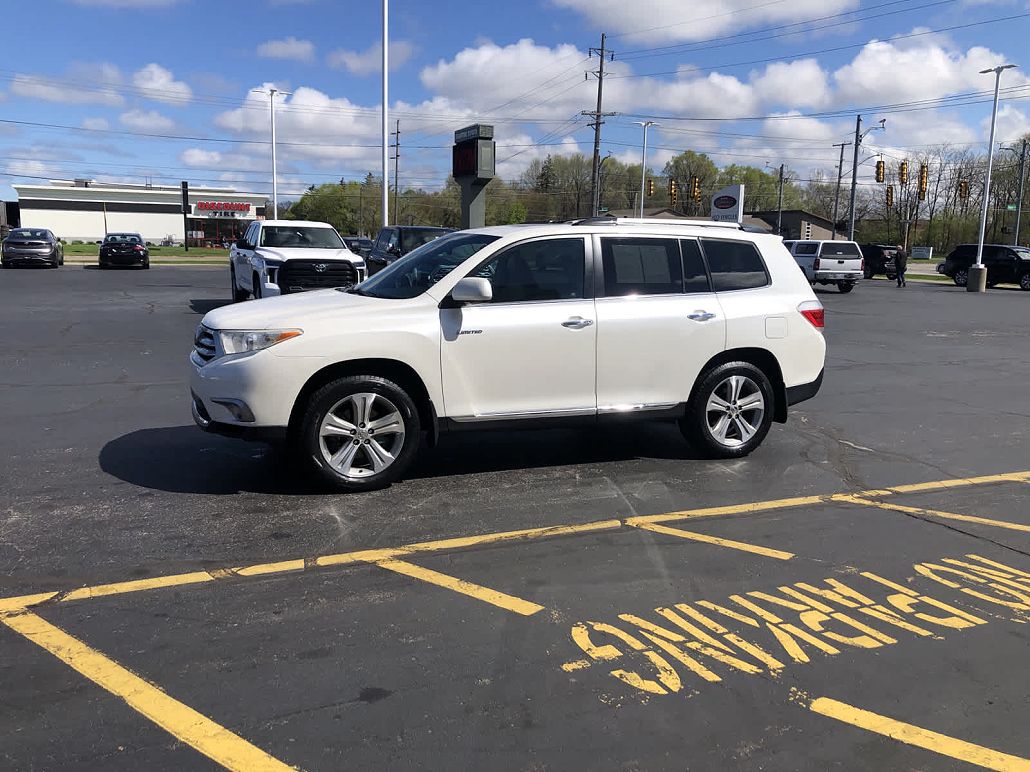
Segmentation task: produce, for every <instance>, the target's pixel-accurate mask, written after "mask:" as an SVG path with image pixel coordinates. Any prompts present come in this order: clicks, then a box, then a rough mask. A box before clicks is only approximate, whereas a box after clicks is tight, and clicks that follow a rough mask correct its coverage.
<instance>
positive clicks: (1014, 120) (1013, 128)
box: [981, 105, 1030, 144]
mask: <svg viewBox="0 0 1030 772" xmlns="http://www.w3.org/2000/svg"><path fill="white" fill-rule="evenodd" d="M981 129H982V131H983V136H984V137H989V136H990V130H991V128H990V118H989V117H985V118H984V120H983V123H982V126H981ZM1026 134H1030V116H1028V115H1027V114H1026V113H1025V112H1024V111H1022V110H1019V109H1017V108H1016V107H1014V106H1013V105H1002V106H1001V107H1000V108H998V127H997V132H996V134H995V140H996V141H997V142H1000V143H1003V144H1008V143H1013V142H1016V141H1017V140H1020V139H1022V138H1023V137H1024V136H1025V135H1026Z"/></svg>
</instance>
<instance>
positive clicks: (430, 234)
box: [401, 230, 447, 253]
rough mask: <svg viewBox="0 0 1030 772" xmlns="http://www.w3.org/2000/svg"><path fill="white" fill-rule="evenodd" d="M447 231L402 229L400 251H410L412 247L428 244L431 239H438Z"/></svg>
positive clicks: (416, 247)
mask: <svg viewBox="0 0 1030 772" xmlns="http://www.w3.org/2000/svg"><path fill="white" fill-rule="evenodd" d="M446 232H447V231H437V230H424V231H418V230H416V231H410V230H407V231H402V232H401V251H402V252H405V253H407V252H410V251H411V250H413V249H418V248H419V247H420V246H422V245H423V244H428V243H429V242H430V241H432V240H433V239H438V238H440V237H441V236H443V235H444V234H445V233H446Z"/></svg>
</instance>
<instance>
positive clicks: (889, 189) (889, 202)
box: [887, 185, 894, 209]
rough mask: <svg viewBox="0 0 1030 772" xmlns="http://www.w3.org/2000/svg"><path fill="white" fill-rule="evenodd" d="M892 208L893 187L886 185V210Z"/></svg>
mask: <svg viewBox="0 0 1030 772" xmlns="http://www.w3.org/2000/svg"><path fill="white" fill-rule="evenodd" d="M892 206H894V186H893V185H888V186H887V208H888V209H890V208H891V207H892Z"/></svg>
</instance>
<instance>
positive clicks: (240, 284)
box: [229, 220, 365, 303]
mask: <svg viewBox="0 0 1030 772" xmlns="http://www.w3.org/2000/svg"><path fill="white" fill-rule="evenodd" d="M364 278H365V260H364V258H362V257H361V256H360V255H356V254H354V253H353V252H351V251H350V250H349V249H347V245H346V244H344V243H343V239H342V238H340V234H339V233H337V232H336V229H335V228H334V227H333V226H332V225H330V224H329V223H325V222H305V221H302V220H257V221H256V222H252V223H251V224H250V227H249V228H247V231H246V233H244V234H243V236H242V238H239V239H237V240H236V243H235V244H233V245H232V248H231V249H230V250H229V281H230V286H231V287H232V299H233V302H234V303H238V302H240V301H241V300H246V299H247V298H248V297H252V298H254V299H255V300H257V299H260V298H267V297H274V296H275V295H287V294H289V293H291V292H306V291H308V290H315V289H331V288H336V287H343V288H344V289H346V288H349V287H353V286H354V285H355V284H357V283H358V282H360V281H362V280H364Z"/></svg>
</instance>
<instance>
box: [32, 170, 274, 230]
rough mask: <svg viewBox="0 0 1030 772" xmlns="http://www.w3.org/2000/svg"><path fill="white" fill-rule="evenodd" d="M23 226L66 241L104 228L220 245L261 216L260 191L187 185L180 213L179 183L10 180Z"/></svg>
mask: <svg viewBox="0 0 1030 772" xmlns="http://www.w3.org/2000/svg"><path fill="white" fill-rule="evenodd" d="M14 189H15V190H16V191H17V193H18V205H19V206H18V208H19V215H20V216H19V220H20V222H19V223H18V224H19V225H20V226H21V227H23V228H48V229H49V230H50V231H51V232H53V234H54V235H55V236H57V237H58V238H60V239H63V240H64V241H65V242H71V241H90V242H92V241H100V240H102V239H103V238H104V236H105V235H107V234H108V233H125V232H129V233H139V234H140V235H142V236H143V238H144V240H146V241H149V242H153V243H154V244H160V243H166V244H167V243H169V242H171V243H175V244H182V243H183V241H184V239H186V237H187V236H188V237H189V245H190V246H221V245H222V244H223V243H225V242H227V241H228V242H231V241H233V240H234V239H235V238H236V236H238V235H240V234H242V233H243V232H244V231H245V230H246V229H247V226H248V225H249V224H250V223H251V222H252V221H253V220H262V219H264V217H265V202H266V200H267V196H266V195H265V194H264V193H241V192H239V191H237V190H234V189H232V188H193V187H191V188H190V190H189V205H188V209H189V211H188V212H187V213H186V216H185V217H183V211H182V210H183V200H182V190H181V189H180V187H179V186H178V185H175V186H172V185H111V184H107V183H99V182H95V181H93V180H50V183H49V184H48V185H14Z"/></svg>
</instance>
